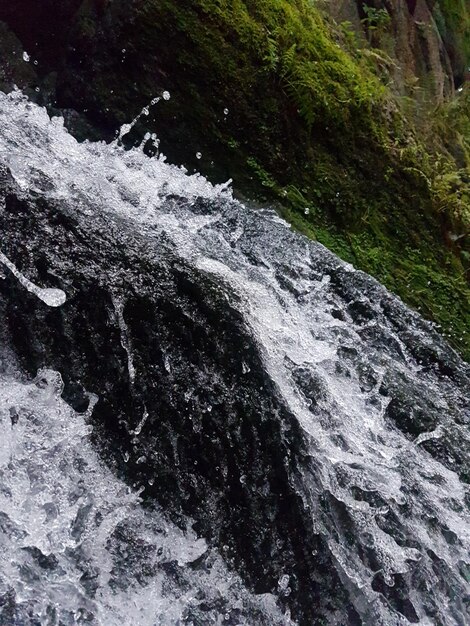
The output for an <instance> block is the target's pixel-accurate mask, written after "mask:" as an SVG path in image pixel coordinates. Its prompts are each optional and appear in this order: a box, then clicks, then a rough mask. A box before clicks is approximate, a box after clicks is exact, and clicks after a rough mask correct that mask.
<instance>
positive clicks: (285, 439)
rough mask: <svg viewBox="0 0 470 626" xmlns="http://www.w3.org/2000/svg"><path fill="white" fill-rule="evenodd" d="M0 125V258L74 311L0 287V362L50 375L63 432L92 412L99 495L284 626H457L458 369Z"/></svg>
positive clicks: (305, 250) (285, 243) (20, 117)
mask: <svg viewBox="0 0 470 626" xmlns="http://www.w3.org/2000/svg"><path fill="white" fill-rule="evenodd" d="M1 110H2V124H3V127H4V129H5V131H8V132H5V135H4V136H3V137H2V139H1V143H0V155H1V158H2V160H3V162H4V167H3V169H2V177H1V182H0V188H1V203H0V206H1V210H0V229H1V232H2V242H1V252H2V254H4V255H5V256H6V257H7V258H8V259H9V262H10V263H13V264H14V265H15V266H16V268H17V271H18V272H22V273H23V275H24V276H25V277H26V278H28V279H29V281H31V283H33V284H35V285H37V286H39V287H41V288H45V287H47V288H56V289H60V290H62V291H63V292H64V293H65V294H66V297H67V299H66V301H65V303H64V304H63V305H62V306H60V307H55V308H50V307H48V306H47V305H46V304H45V303H44V302H43V301H42V300H40V299H38V298H37V297H36V295H34V294H33V293H30V291H28V290H27V289H25V287H24V284H21V283H20V282H18V279H17V277H16V276H15V275H13V274H12V273H11V271H10V269H9V268H8V267H5V268H4V269H3V270H2V272H3V277H2V279H1V280H0V316H1V319H2V320H3V322H2V325H1V327H0V340H1V354H2V355H3V358H4V360H5V362H8V360H9V357H8V355H12V354H13V355H14V360H15V361H16V363H17V364H18V366H19V367H20V369H21V370H22V371H23V372H26V373H27V374H28V375H30V376H32V375H35V374H36V371H37V370H38V368H43V367H47V368H52V369H54V370H56V371H58V372H60V373H61V375H62V378H63V380H64V383H65V386H64V391H63V398H64V399H65V400H66V401H67V402H68V403H69V404H70V405H71V406H72V407H73V408H74V410H76V411H78V412H82V413H83V412H85V411H86V410H87V408H88V407H89V397H90V396H89V394H93V395H94V396H95V397H97V398H98V402H97V403H96V405H95V406H94V407H93V411H92V415H91V417H90V419H91V423H92V424H93V426H94V441H95V445H96V447H97V449H98V450H99V451H100V454H101V456H102V458H103V459H105V460H106V462H107V463H108V464H109V465H110V466H111V467H112V468H113V470H114V472H115V473H117V474H118V475H119V476H121V477H123V478H124V479H125V480H127V481H129V483H131V484H133V485H135V486H136V487H139V486H145V492H144V495H146V497H147V499H148V502H149V504H151V503H152V502H155V501H156V502H158V503H159V504H160V505H161V506H162V507H163V509H164V511H165V512H166V514H167V515H168V516H169V518H170V519H171V520H172V521H173V522H174V523H176V524H178V525H180V526H182V527H184V526H185V525H186V524H187V523H188V517H189V518H191V519H192V520H193V521H195V523H196V525H195V530H196V532H197V533H198V534H199V535H200V536H202V537H204V538H206V540H207V541H208V542H209V543H210V544H211V545H214V546H217V547H218V548H219V549H220V551H221V553H222V554H223V555H224V557H225V559H226V562H227V564H228V565H229V566H230V567H231V568H233V569H234V570H236V571H237V572H238V573H239V574H240V576H241V577H242V578H243V580H244V581H245V584H246V585H247V586H248V587H249V588H250V589H252V590H253V591H254V592H256V593H267V592H271V593H274V594H275V595H277V596H278V602H279V605H280V606H281V607H282V608H283V609H284V610H287V609H288V610H289V611H290V615H291V616H292V618H293V619H294V620H295V622H297V623H299V624H301V625H305V626H311V625H312V624H322V623H323V624H324V623H331V624H334V623H338V622H339V623H347V624H364V625H367V624H372V623H381V622H383V623H394V621H395V622H396V623H398V622H399V620H401V623H404V624H406V623H418V622H419V620H420V619H423V618H425V617H427V618H429V619H433V620H434V621H436V622H440V623H443V624H453V623H454V622H457V623H459V622H460V623H463V622H465V620H466V613H465V611H466V608H465V598H466V594H467V593H468V584H467V583H466V582H465V573H466V571H467V569H466V568H467V567H468V563H467V556H466V550H467V549H468V538H467V537H466V536H465V534H464V533H463V534H462V533H461V532H460V530H459V529H461V528H462V527H463V525H464V524H465V523H466V521H468V517H467V515H468V512H467V504H466V502H465V488H466V487H465V483H466V482H468V478H469V470H468V467H469V458H468V452H469V450H470V446H468V419H469V406H468V399H469V370H468V366H467V365H466V364H464V363H463V362H462V361H461V360H460V359H459V357H458V356H457V355H456V354H455V353H454V352H453V351H452V350H451V349H450V348H449V347H448V346H447V345H446V344H445V342H444V341H443V339H442V338H441V337H440V336H439V335H438V334H437V332H436V331H435V330H433V329H432V328H431V327H430V325H429V324H427V323H426V322H424V321H423V320H422V319H421V318H420V317H419V316H418V315H416V314H415V313H412V312H411V311H409V310H407V309H406V308H405V307H404V306H403V305H402V304H401V303H400V302H399V301H398V300H397V299H396V298H394V297H393V296H392V295H390V294H389V293H387V292H386V290H385V289H384V288H383V287H381V286H380V285H379V284H378V283H376V282H375V281H374V280H373V279H371V278H369V277H368V276H366V275H365V274H362V273H361V272H355V271H354V270H353V268H351V267H349V266H347V265H345V264H344V263H342V262H341V261H340V260H339V259H337V258H336V257H334V255H332V254H330V253H329V252H328V251H326V250H325V249H324V248H323V247H322V246H320V245H319V244H314V243H311V242H308V240H306V239H304V238H302V237H300V236H298V235H295V234H293V233H291V232H289V230H288V229H286V225H285V224H279V223H278V221H276V220H275V219H274V218H273V216H272V215H268V216H265V215H263V214H256V213H254V212H252V211H250V210H248V209H246V208H244V207H243V206H241V205H239V204H237V203H234V202H233V201H231V200H228V199H227V198H226V197H225V199H224V196H223V194H222V195H217V194H215V193H213V192H212V191H210V190H209V191H207V187H206V186H205V185H204V184H203V181H200V180H199V179H197V180H196V181H192V182H191V181H189V179H188V181H189V182H187V184H188V185H189V184H190V182H191V185H197V187H196V191H193V192H192V193H183V190H182V189H183V188H182V187H179V190H180V191H179V193H177V191H173V193H171V192H170V190H171V189H174V190H176V189H178V187H177V186H176V182H175V180H179V181H180V183H181V181H183V182H184V184H186V178H185V177H184V175H183V174H182V173H181V172H180V171H179V170H176V169H174V168H173V169H172V168H170V167H169V166H166V165H165V164H162V163H160V162H158V161H155V162H154V164H152V161H150V160H148V159H146V157H145V156H144V155H143V154H142V153H140V152H139V151H137V150H134V151H131V152H129V153H125V152H123V151H122V150H121V149H120V148H119V147H118V146H114V147H113V146H104V145H102V144H98V145H93V144H84V145H82V146H80V145H78V144H77V143H76V142H74V140H73V139H72V138H70V137H69V136H68V135H67V133H66V132H65V131H64V130H63V128H61V126H60V125H59V124H58V123H57V122H50V121H48V119H47V116H45V114H44V112H41V111H40V110H39V109H37V108H36V107H35V106H33V105H31V104H28V103H25V102H23V101H22V100H21V99H20V98H18V97H16V100H15V97H12V98H10V99H8V98H6V97H4V96H3V97H2V109H1ZM23 150H24V152H23ZM8 167H10V168H11V169H10V170H9V169H8ZM204 194H205V195H206V197H205V199H203V198H199V199H198V198H197V196H198V195H202V196H204ZM13 415H16V414H15V413H13ZM431 588H432V593H431V592H430V590H431ZM85 589H86V586H85ZM85 592H86V591H85ZM85 592H84V593H85ZM443 607H445V608H443ZM233 619H235V617H234V618H233ZM200 623H201V625H202V624H204V621H201V622H200ZM210 623H212V622H210ZM214 623H218V622H214ZM234 623H235V622H234ZM254 623H260V624H261V623H263V622H262V621H261V620H260V621H259V622H257V621H255V622H254ZM285 623H286V624H287V623H289V617H288V614H287V613H286V614H285Z"/></svg>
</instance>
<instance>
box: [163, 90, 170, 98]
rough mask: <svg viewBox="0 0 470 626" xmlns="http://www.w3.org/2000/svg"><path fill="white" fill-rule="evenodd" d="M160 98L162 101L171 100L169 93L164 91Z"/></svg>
mask: <svg viewBox="0 0 470 626" xmlns="http://www.w3.org/2000/svg"><path fill="white" fill-rule="evenodd" d="M162 98H163V99H164V100H169V99H170V98H171V95H170V92H169V91H164V92H163V93H162Z"/></svg>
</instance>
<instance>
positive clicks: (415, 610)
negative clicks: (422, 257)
mask: <svg viewBox="0 0 470 626" xmlns="http://www.w3.org/2000/svg"><path fill="white" fill-rule="evenodd" d="M0 121H1V133H0V159H1V161H2V163H3V164H6V165H8V167H9V168H10V170H11V173H12V175H13V177H14V179H15V181H16V183H17V184H18V186H19V188H20V189H21V190H22V192H23V193H24V195H25V197H26V196H28V195H29V194H34V195H35V196H36V197H37V196H40V197H44V198H47V199H48V200H54V201H55V202H58V203H60V202H63V203H65V204H66V205H67V206H68V207H73V211H74V212H75V215H76V218H77V219H78V220H80V221H81V223H82V224H85V225H86V224H87V223H88V224H91V223H92V222H93V221H95V220H96V219H98V218H100V219H102V220H103V219H105V220H110V223H111V222H112V221H113V220H121V222H120V223H122V224H123V226H122V227H123V228H125V229H128V232H129V240H131V239H132V232H133V231H136V232H137V231H138V232H139V236H143V237H145V238H146V240H147V241H148V245H149V247H150V248H151V247H152V245H154V244H155V242H156V241H157V240H158V237H159V236H161V234H162V233H164V234H165V237H166V239H167V240H169V241H170V242H171V244H172V246H173V250H174V251H175V254H177V255H178V257H179V258H181V259H183V260H184V261H185V262H186V263H188V264H189V265H191V266H192V267H194V268H195V269H196V270H198V271H199V272H201V273H202V274H205V275H208V276H210V277H211V278H212V279H213V280H215V281H217V282H218V283H219V284H220V285H222V286H223V288H224V289H225V290H226V291H227V292H228V293H229V294H231V295H230V296H228V297H231V298H232V301H233V302H236V304H235V305H234V306H236V307H237V309H238V310H239V312H240V313H241V315H242V316H243V319H244V323H245V324H246V326H247V328H248V329H249V332H250V334H251V336H252V337H253V342H254V344H255V345H256V347H257V350H258V351H259V353H260V355H261V359H262V363H263V368H264V370H265V372H266V373H267V375H268V376H269V378H270V380H271V381H272V382H273V384H274V388H275V389H276V393H278V394H279V397H280V398H282V401H283V402H284V403H285V405H286V406H287V407H288V409H289V411H290V412H291V414H292V415H294V416H295V419H296V421H297V423H298V424H299V426H300V428H301V431H302V433H303V434H304V436H305V439H306V441H307V442H308V454H307V455H306V458H305V459H304V462H303V464H302V473H301V474H300V473H297V474H296V475H293V476H291V483H292V486H293V489H295V491H296V493H297V494H299V495H300V497H301V498H302V500H303V503H304V506H305V510H307V511H311V517H312V523H313V526H314V530H315V533H316V535H317V536H319V537H321V538H322V540H324V541H325V542H326V545H327V550H328V553H329V558H330V559H331V562H332V563H333V564H334V568H335V570H336V572H337V574H338V576H339V580H340V581H341V584H342V586H344V588H345V589H347V592H348V594H349V597H350V599H351V602H352V604H353V605H354V609H355V611H356V612H357V614H358V615H360V617H361V619H362V621H363V623H364V624H371V625H372V624H374V625H375V624H384V625H387V626H395V625H398V624H409V623H420V624H423V625H425V624H428V625H432V624H443V625H446V626H447V625H449V626H450V625H463V624H465V623H468V622H467V620H468V619H469V615H468V606H469V605H468V603H469V595H468V594H469V591H470V587H469V581H470V556H469V549H470V526H469V508H468V506H469V493H468V485H467V484H466V483H465V482H463V481H464V479H465V469H462V467H465V463H466V462H468V454H469V451H470V446H469V443H470V438H469V434H468V422H469V417H470V410H469V404H468V402H469V397H468V393H469V372H468V366H467V365H466V364H464V363H462V362H461V361H460V360H459V359H458V357H457V356H456V355H454V354H452V353H451V351H450V350H449V349H447V348H446V347H445V346H444V347H443V344H442V341H441V340H440V339H439V338H438V336H437V334H436V333H435V331H434V329H433V328H432V327H431V325H429V324H427V323H425V322H423V321H422V320H421V319H420V318H419V316H418V315H416V314H414V313H412V312H410V311H408V310H407V309H406V308H405V307H404V306H403V305H402V304H401V303H400V302H399V301H398V300H397V299H396V298H394V297H393V296H391V295H390V294H388V293H387V292H386V291H385V290H384V289H383V288H382V287H381V286H380V285H378V284H377V283H376V282H375V281H373V280H372V279H370V278H368V277H366V276H365V275H363V274H362V273H360V272H356V271H355V270H354V268H353V267H351V266H349V265H347V264H345V263H343V262H341V261H340V260H339V259H337V258H336V257H334V255H332V254H330V253H329V252H328V251H326V250H325V249H324V248H322V246H320V245H318V244H314V243H312V242H309V241H307V240H306V239H305V238H303V237H301V236H298V235H295V234H293V233H292V232H290V230H289V229H288V227H287V225H286V224H285V223H284V222H283V221H282V220H280V219H279V218H277V217H276V216H275V215H274V214H273V213H270V212H269V211H267V212H255V211H252V210H250V209H249V208H246V207H244V206H243V205H240V204H239V203H236V202H235V201H233V199H232V198H231V193H230V189H229V188H228V187H227V186H226V185H222V186H218V187H213V186H212V185H210V184H209V183H208V182H207V181H206V180H205V179H204V178H202V177H201V176H199V175H192V176H190V175H188V173H187V172H185V171H184V170H183V169H181V168H177V167H173V166H170V165H168V164H166V163H165V161H164V159H163V158H162V157H154V158H148V157H146V156H145V155H144V154H143V152H142V150H140V149H133V150H130V151H125V150H124V149H123V148H122V147H121V146H120V145H119V143H118V142H115V143H113V144H105V143H87V142H86V143H84V144H78V143H77V142H76V141H75V139H74V138H73V137H71V136H70V135H69V134H68V133H67V132H66V130H65V129H64V128H63V122H62V120H61V119H60V118H54V119H52V120H50V119H49V117H48V115H47V113H46V111H45V110H43V109H40V108H38V107H37V106H35V105H33V104H30V103H29V102H27V100H26V99H25V98H24V97H23V96H22V95H21V94H20V93H13V94H11V95H9V96H5V95H2V94H0ZM121 134H122V133H121ZM174 198H182V199H184V201H182V202H178V201H175V200H173V201H169V200H171V199H174ZM201 198H202V199H203V200H204V201H207V204H206V205H204V207H205V208H204V210H201V204H200V202H199V199H201ZM0 253H1V256H0V261H2V262H3V263H5V259H6V261H7V262H8V263H9V265H8V263H7V264H6V265H7V267H8V268H9V269H10V270H11V271H13V270H12V267H13V268H14V267H15V266H13V265H12V261H11V260H9V258H7V257H5V254H6V251H5V250H2V247H1V241H0ZM2 259H3V260H2ZM15 269H16V268H15ZM24 280H27V279H23V283H22V284H24ZM28 284H29V285H32V284H33V283H31V282H30V281H27V284H26V286H27V285H28ZM33 287H35V288H36V291H37V290H39V292H38V293H39V294H40V293H43V291H44V288H39V287H36V286H35V285H33ZM44 287H46V288H47V285H45V286H44ZM41 289H42V290H43V291H41ZM65 291H66V289H65ZM33 293H34V289H33ZM38 293H36V295H38ZM55 293H57V290H56V291H55ZM66 295H67V294H65V296H64V298H62V297H61V298H60V302H59V301H56V300H55V301H54V304H55V305H57V304H61V303H63V301H65V297H66ZM115 309H116V317H117V319H118V325H119V328H120V332H121V342H122V346H123V348H124V349H125V351H126V353H127V357H128V369H129V380H130V381H131V383H132V384H133V383H134V381H135V380H136V379H138V377H139V371H138V367H137V366H136V361H135V359H134V355H133V345H132V337H130V331H129V329H128V327H127V324H126V320H125V316H124V313H123V311H124V307H123V303H122V302H121V300H120V299H119V297H116V298H115ZM434 344H436V346H437V347H436V350H437V351H438V352H439V351H444V352H445V351H447V352H446V353H448V354H450V355H451V356H450V358H451V360H452V368H453V369H452V372H451V374H445V373H444V374H442V373H441V372H440V371H438V369H439V368H435V367H432V366H430V364H429V362H426V359H425V358H423V357H422V354H423V346H424V348H426V350H428V352H429V351H430V350H431V349H432V347H433V345H434ZM420 350H421V352H420ZM426 350H424V353H426ZM431 351H432V350H431ZM165 367H167V368H168V370H170V369H171V367H172V365H171V362H170V360H169V361H168V362H166V364H165ZM240 367H241V369H242V370H243V373H244V375H246V376H248V377H249V376H250V370H249V366H248V365H247V364H246V363H244V362H242V363H240ZM60 392H61V378H60V374H59V373H57V372H53V371H52V370H44V371H42V372H40V373H39V374H38V377H37V379H36V380H35V381H33V382H28V381H27V380H26V379H24V378H22V376H21V375H20V374H19V373H18V372H10V371H8V369H7V371H6V373H5V374H4V375H3V377H2V378H1V380H0V419H1V421H0V428H1V436H0V471H1V483H0V487H1V491H0V523H1V525H2V530H3V534H2V538H1V539H0V542H1V543H0V545H1V552H0V595H2V594H3V596H2V597H3V600H2V603H3V604H2V605H0V610H2V611H3V613H2V615H3V616H4V617H3V619H4V623H5V624H8V623H14V624H29V623H39V624H59V623H63V624H73V623H88V622H89V623H95V624H103V625H104V626H107V625H108V624H118V623H121V624H129V625H130V624H142V625H143V626H152V625H153V624H164V625H172V624H180V623H181V624H182V623H190V621H191V620H192V617H191V615H192V613H191V611H192V607H193V605H195V606H196V607H197V604H198V603H202V602H203V601H204V602H205V603H209V605H210V603H211V601H212V603H213V604H212V605H211V606H213V607H214V608H213V610H212V611H211V612H210V613H206V614H205V617H204V619H203V620H202V621H197V620H196V621H195V622H194V623H197V624H218V623H231V624H253V625H256V624H264V623H266V624H276V623H280V624H281V623H282V624H289V623H291V618H290V614H289V612H288V610H287V609H285V604H282V602H281V603H279V602H278V604H276V598H277V597H280V598H284V599H285V598H288V597H289V594H290V592H291V589H290V573H289V572H288V571H279V581H278V586H277V589H273V590H272V594H264V595H259V594H258V595H257V594H255V593H254V592H253V591H250V590H248V589H247V588H246V587H245V586H244V584H243V583H242V582H241V579H240V578H238V576H237V575H235V574H234V573H233V571H229V570H230V568H229V567H228V565H227V563H225V562H224V558H223V557H222V556H221V555H220V553H219V552H218V551H217V550H216V549H215V548H213V547H211V548H209V547H208V545H207V544H206V542H205V541H204V539H203V538H201V537H198V536H197V535H196V533H195V532H192V531H191V532H187V533H183V532H182V531H181V530H179V529H178V528H177V527H176V526H175V525H173V524H171V523H170V522H169V521H168V520H167V519H166V518H165V512H164V511H161V510H158V509H155V510H151V509H145V510H144V508H142V506H141V504H140V501H139V495H138V493H135V492H132V491H131V490H130V489H128V488H127V487H126V486H125V485H124V483H122V482H120V480H119V479H118V478H116V477H114V476H113V475H112V474H111V472H110V470H109V469H107V468H106V467H105V466H104V465H103V464H102V461H100V459H99V457H98V454H97V452H96V451H95V449H94V448H93V446H92V445H91V443H90V440H89V438H90V428H91V427H90V425H89V424H88V420H89V418H90V415H91V412H92V410H93V403H92V404H91V406H90V408H89V413H87V414H83V415H82V414H77V413H75V412H74V411H73V410H72V409H71V408H70V407H68V405H66V404H65V403H64V401H63V400H62V399H61V398H60ZM233 393H234V394H236V393H237V389H233ZM407 394H410V398H411V400H408V402H407V401H406V399H405V400H402V399H400V398H401V397H402V396H406V395H407ZM400 402H401V404H400ZM397 406H398V408H396V407H397ZM207 410H208V411H210V410H211V407H208V408H207ZM192 419H193V421H194V423H195V424H197V423H198V421H199V420H200V416H198V415H193V416H192ZM400 420H402V423H398V422H399V421H400ZM145 422H146V414H145V413H144V415H143V417H142V420H141V421H140V423H139V424H140V426H139V427H140V430H141V429H142V428H144V427H145ZM409 422H411V423H416V424H417V426H416V428H415V427H413V426H409V424H408V423H409ZM403 424H405V426H404V425H403ZM423 425H424V426H423ZM426 426H428V427H426ZM195 427H196V426H195ZM140 430H139V433H140ZM139 433H137V434H139ZM433 442H438V444H439V445H437V447H436V448H434V447H433ZM279 462H280V463H282V462H283V461H282V459H280V461H279ZM286 463H287V462H286ZM217 469H218V468H217ZM247 480H248V481H249V476H248V477H247V476H241V477H240V481H241V482H245V481H247ZM123 528H124V529H125V532H123V531H122V529H123ZM201 558H203V559H205V560H206V561H207V563H208V565H207V567H205V568H202V569H201V568H200V567H197V566H196V565H194V564H195V563H199V561H200V559H201ZM163 563H166V564H168V567H163V566H162V564H163ZM170 565H171V567H173V568H178V570H179V573H178V576H176V574H174V573H172V572H170V571H169V570H170V569H171V567H170ZM319 575H320V577H321V571H320V572H319ZM183 579H184V580H183ZM175 580H177V582H175ZM90 590H92V591H93V592H92V593H91V591H90ZM332 594H334V591H332ZM216 597H217V598H218V602H216V601H215V598H216ZM8 598H10V600H8ZM201 598H203V600H202V599H201ZM9 602H10V605H11V606H10V605H9V604H8V603H9ZM281 605H282V606H281ZM2 606H3V608H1V607H2ZM9 607H10V608H9ZM8 611H10V613H8ZM8 615H10V617H8ZM12 616H13V617H12ZM8 619H10V620H12V621H11V622H8ZM5 620H6V621H5ZM15 620H16V621H15ZM87 620H88V622H87ZM344 620H345V618H344V613H343V614H341V612H337V613H335V612H334V611H332V613H331V615H330V617H329V618H328V620H327V621H328V622H329V623H331V624H346V622H345V621H344ZM304 623H307V622H305V621H304ZM312 623H313V622H312Z"/></svg>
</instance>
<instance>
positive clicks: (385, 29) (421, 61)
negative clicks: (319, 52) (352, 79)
mask: <svg viewBox="0 0 470 626" xmlns="http://www.w3.org/2000/svg"><path fill="white" fill-rule="evenodd" d="M368 8H369V13H367V9H368ZM328 10H329V11H330V12H331V14H332V15H333V17H334V18H335V19H336V20H337V21H343V20H347V21H350V22H351V24H352V26H353V28H354V30H356V31H357V32H359V33H361V32H362V33H364V36H368V37H369V38H370V39H371V40H372V41H373V43H374V45H375V46H376V47H377V48H380V49H382V50H384V51H385V52H386V53H388V54H389V55H390V57H389V59H390V64H389V69H390V70H391V74H392V76H393V83H392V85H393V89H395V90H396V91H397V92H398V93H399V94H401V95H408V96H410V95H411V96H412V97H414V98H418V99H425V100H426V99H428V98H431V100H432V101H434V102H437V103H441V102H443V100H444V99H445V98H446V97H449V96H452V94H453V93H454V83H457V84H458V85H460V84H461V83H462V80H463V75H464V72H465V61H464V60H463V59H462V57H461V56H458V55H457V54H456V49H455V41H454V40H453V39H452V35H451V34H450V33H448V30H447V29H445V28H443V26H444V23H445V20H444V17H443V14H442V12H441V7H440V3H439V2H435V1H434V0H431V1H428V0H389V1H386V2H383V1H381V0H377V1H372V0H371V1H370V2H363V1H362V0H357V1H356V0H342V1H341V2H331V3H329V4H328ZM380 11H383V12H384V13H382V15H383V16H388V17H387V18H386V19H385V20H382V23H381V24H380V23H378V19H379V18H378V17H376V18H375V19H374V16H378V15H380V13H379V12H380ZM368 16H369V18H368ZM439 27H441V29H440V28H439ZM443 35H447V36H448V37H449V38H448V39H447V40H444V39H443Z"/></svg>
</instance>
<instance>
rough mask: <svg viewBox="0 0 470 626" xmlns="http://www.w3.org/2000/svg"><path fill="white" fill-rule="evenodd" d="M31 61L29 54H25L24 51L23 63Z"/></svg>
mask: <svg viewBox="0 0 470 626" xmlns="http://www.w3.org/2000/svg"><path fill="white" fill-rule="evenodd" d="M30 60H31V57H30V56H29V54H28V53H27V52H26V50H25V51H24V52H23V61H25V63H29V62H30Z"/></svg>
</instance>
